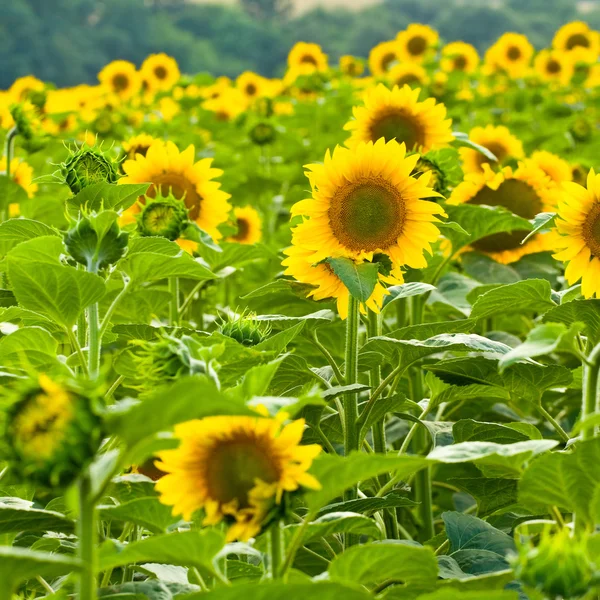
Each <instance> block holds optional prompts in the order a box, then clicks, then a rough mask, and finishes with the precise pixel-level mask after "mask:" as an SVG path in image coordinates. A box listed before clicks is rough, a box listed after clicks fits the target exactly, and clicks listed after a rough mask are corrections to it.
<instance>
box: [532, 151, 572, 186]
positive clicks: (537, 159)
mask: <svg viewBox="0 0 600 600" xmlns="http://www.w3.org/2000/svg"><path fill="white" fill-rule="evenodd" d="M531 161H532V162H533V163H534V164H536V165H537V166H538V167H539V168H540V169H541V170H542V171H544V173H545V174H546V175H548V177H550V179H552V181H553V182H554V183H556V184H561V183H563V181H571V180H572V179H573V172H572V170H571V165H570V164H569V163H568V162H567V161H566V160H564V159H562V158H561V157H560V156H557V155H556V154H552V152H548V151H547V150H538V151H536V152H534V153H533V154H532V155H531Z"/></svg>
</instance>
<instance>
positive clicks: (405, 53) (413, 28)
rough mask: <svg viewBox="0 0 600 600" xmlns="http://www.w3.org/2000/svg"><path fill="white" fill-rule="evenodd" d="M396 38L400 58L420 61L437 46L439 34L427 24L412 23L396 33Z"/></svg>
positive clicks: (429, 54) (428, 55) (427, 56)
mask: <svg viewBox="0 0 600 600" xmlns="http://www.w3.org/2000/svg"><path fill="white" fill-rule="evenodd" d="M396 40H397V41H398V52H399V56H400V58H401V59H402V60H405V61H408V62H419V63H420V62H423V61H425V60H426V59H427V58H429V57H430V56H431V54H432V52H433V50H434V49H435V47H436V46H437V43H438V40H439V35H438V32H437V31H435V29H432V28H431V27H429V26H428V25H421V24H419V23H412V24H411V25H409V26H408V27H407V28H406V29H405V30H404V31H401V32H400V33H399V34H398V35H397V37H396Z"/></svg>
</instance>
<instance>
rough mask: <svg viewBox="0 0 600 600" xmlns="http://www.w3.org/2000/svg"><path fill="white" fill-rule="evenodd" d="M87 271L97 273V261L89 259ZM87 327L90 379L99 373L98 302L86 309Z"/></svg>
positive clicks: (100, 344) (100, 338) (100, 343)
mask: <svg viewBox="0 0 600 600" xmlns="http://www.w3.org/2000/svg"><path fill="white" fill-rule="evenodd" d="M87 271H88V273H94V274H95V275H97V274H98V262H97V261H96V260H94V259H90V260H89V262H88V265H87ZM87 327H88V376H89V378H90V379H91V380H94V379H97V378H98V374H99V373H100V353H101V346H102V337H101V336H100V316H99V312H98V303H97V302H94V304H90V306H88V309H87Z"/></svg>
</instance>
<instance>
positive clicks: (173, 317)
mask: <svg viewBox="0 0 600 600" xmlns="http://www.w3.org/2000/svg"><path fill="white" fill-rule="evenodd" d="M169 292H170V293H171V300H170V302H169V325H171V327H177V325H178V324H179V279H178V278H177V277H171V278H170V279H169Z"/></svg>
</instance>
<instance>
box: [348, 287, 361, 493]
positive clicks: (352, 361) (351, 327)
mask: <svg viewBox="0 0 600 600" xmlns="http://www.w3.org/2000/svg"><path fill="white" fill-rule="evenodd" d="M359 306H360V304H359V302H358V300H357V299H356V298H354V297H353V296H350V297H349V300H348V318H347V319H346V354H345V356H346V369H345V376H344V379H345V383H346V385H352V384H353V383H356V382H357V380H358V324H359V320H360V312H359ZM357 421H358V395H357V394H356V393H349V394H345V395H344V422H345V428H344V430H345V440H344V454H345V455H346V456H348V454H350V453H351V452H353V451H356V450H358V449H359V447H360V442H359V439H358V431H357ZM350 495H351V498H349V499H353V498H355V497H356V490H354V491H353V492H352V491H350Z"/></svg>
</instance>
